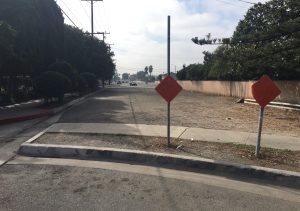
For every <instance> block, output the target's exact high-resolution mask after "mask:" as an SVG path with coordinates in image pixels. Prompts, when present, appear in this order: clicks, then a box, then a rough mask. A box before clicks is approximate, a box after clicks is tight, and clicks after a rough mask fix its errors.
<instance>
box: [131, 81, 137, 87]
mask: <svg viewBox="0 0 300 211" xmlns="http://www.w3.org/2000/svg"><path fill="white" fill-rule="evenodd" d="M129 85H130V86H137V83H136V82H134V81H132V82H130V83H129Z"/></svg>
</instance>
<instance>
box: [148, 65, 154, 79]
mask: <svg viewBox="0 0 300 211" xmlns="http://www.w3.org/2000/svg"><path fill="white" fill-rule="evenodd" d="M152 72H153V67H152V65H150V66H149V73H150V78H151V73H152Z"/></svg>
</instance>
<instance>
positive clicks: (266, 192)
mask: <svg viewBox="0 0 300 211" xmlns="http://www.w3.org/2000/svg"><path fill="white" fill-rule="evenodd" d="M0 184H1V192H0V207H1V210H172V211H174V210H290V211H292V210H299V207H300V194H299V192H296V191H295V190H291V189H287V188H278V187H270V186H269V187H268V186H263V185H257V184H251V183H247V182H239V181H234V180H230V179H227V178H223V177H217V176H209V175H204V174H198V173H191V172H182V171H176V170H167V169H163V168H156V167H146V166H139V165H130V164H118V163H107V162H97V161H80V160H64V159H41V158H22V157H18V158H17V159H15V160H14V161H11V162H10V163H9V164H7V165H5V166H3V167H1V168H0Z"/></svg>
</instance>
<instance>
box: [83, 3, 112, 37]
mask: <svg viewBox="0 0 300 211" xmlns="http://www.w3.org/2000/svg"><path fill="white" fill-rule="evenodd" d="M81 1H89V2H91V32H90V33H88V34H91V35H92V37H94V35H95V34H102V36H103V41H104V40H105V35H106V34H110V33H109V32H96V33H95V32H94V3H95V2H97V1H103V0H81Z"/></svg>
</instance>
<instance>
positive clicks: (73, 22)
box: [60, 8, 79, 29]
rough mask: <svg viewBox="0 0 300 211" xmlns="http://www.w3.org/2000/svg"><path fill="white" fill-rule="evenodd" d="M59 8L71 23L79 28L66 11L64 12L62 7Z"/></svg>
mask: <svg viewBox="0 0 300 211" xmlns="http://www.w3.org/2000/svg"><path fill="white" fill-rule="evenodd" d="M60 10H61V11H62V13H63V14H64V15H65V16H66V17H67V18H68V19H69V20H70V21H71V23H72V24H73V25H74V26H75V27H76V28H78V29H79V27H78V26H77V25H76V24H75V23H74V21H73V20H72V19H71V18H70V17H69V16H68V15H67V13H65V11H64V10H63V9H62V8H60Z"/></svg>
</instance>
